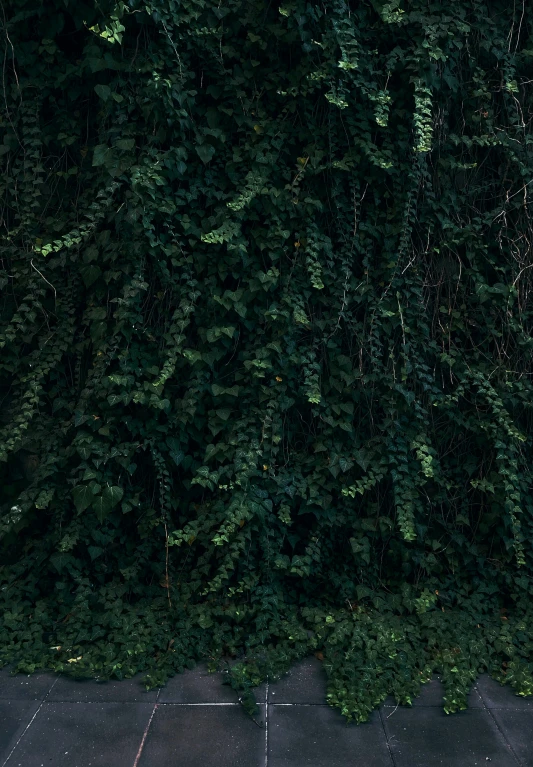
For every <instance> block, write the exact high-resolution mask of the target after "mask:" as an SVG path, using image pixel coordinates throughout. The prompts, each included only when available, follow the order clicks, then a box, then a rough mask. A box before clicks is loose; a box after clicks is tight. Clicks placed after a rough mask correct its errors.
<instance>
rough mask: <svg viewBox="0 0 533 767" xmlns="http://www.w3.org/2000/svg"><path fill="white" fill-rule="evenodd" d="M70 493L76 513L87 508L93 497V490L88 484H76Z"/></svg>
mask: <svg viewBox="0 0 533 767" xmlns="http://www.w3.org/2000/svg"><path fill="white" fill-rule="evenodd" d="M72 495H73V497H74V506H75V507H76V511H77V512H78V514H81V512H82V511H85V509H88V508H89V506H90V505H91V503H92V502H93V499H94V495H93V491H92V489H91V488H90V487H89V486H88V485H76V487H74V488H73V490H72Z"/></svg>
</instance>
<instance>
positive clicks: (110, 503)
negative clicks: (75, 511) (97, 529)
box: [92, 485, 124, 523]
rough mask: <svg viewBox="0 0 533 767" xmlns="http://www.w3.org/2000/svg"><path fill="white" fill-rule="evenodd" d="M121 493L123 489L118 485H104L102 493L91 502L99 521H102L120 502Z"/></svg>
mask: <svg viewBox="0 0 533 767" xmlns="http://www.w3.org/2000/svg"><path fill="white" fill-rule="evenodd" d="M123 495H124V490H123V489H122V488H121V487H118V485H113V486H112V487H104V489H103V491H102V494H101V495H99V496H97V498H96V499H95V500H94V502H93V504H92V506H93V509H94V510H95V512H96V516H97V518H98V521H99V522H100V523H102V522H103V521H104V519H105V518H106V517H107V515H108V514H109V512H110V511H111V510H112V509H114V507H115V506H116V505H117V504H118V503H120V501H121V500H122V497H123Z"/></svg>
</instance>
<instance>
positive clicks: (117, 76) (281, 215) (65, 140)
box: [0, 0, 533, 721]
mask: <svg viewBox="0 0 533 767" xmlns="http://www.w3.org/2000/svg"><path fill="white" fill-rule="evenodd" d="M3 9H4V10H3V11H2V15H1V18H0V27H1V29H0V40H1V46H2V49H3V52H2V79H1V88H0V89H1V98H0V120H1V122H0V126H1V134H0V141H1V143H0V163H1V173H0V191H1V194H0V199H1V210H0V225H1V232H0V234H1V242H0V248H1V250H0V288H1V297H0V347H1V356H0V407H1V420H0V485H1V490H0V603H1V609H2V617H3V620H2V622H1V624H0V662H9V661H15V662H16V663H17V664H18V667H19V668H20V669H25V670H28V671H31V670H33V669H35V668H38V667H43V666H47V667H50V668H55V669H59V670H65V671H69V672H71V673H75V674H77V675H80V676H83V675H89V676H91V675H92V676H94V675H99V676H101V677H108V676H110V675H115V676H118V677H121V676H124V675H129V674H133V673H134V672H136V671H138V670H143V671H146V672H147V674H148V676H147V681H148V683H149V684H152V685H155V684H158V683H161V682H163V681H164V680H165V679H166V678H168V675H169V674H172V673H174V672H175V671H176V670H180V669H182V668H183V667H185V666H186V665H188V664H190V663H191V662H192V661H193V660H195V659H197V658H199V657H210V658H211V659H212V660H213V662H217V661H218V659H220V658H221V657H233V658H234V659H237V661H238V662H237V663H236V664H235V665H233V666H232V668H231V672H230V673H229V675H228V676H229V681H230V682H231V684H233V686H234V687H236V688H237V689H239V690H240V691H241V693H243V694H244V700H245V702H246V705H247V706H249V707H250V709H251V707H252V705H253V695H252V692H251V688H252V687H253V685H254V684H256V683H257V682H258V681H260V680H261V679H262V678H264V677H265V676H266V675H270V676H271V678H272V677H274V676H276V675H277V674H280V673H282V672H283V671H284V670H286V669H287V668H288V667H289V666H290V664H291V663H292V662H293V661H294V660H295V659H297V658H299V657H301V656H303V655H305V654H306V653H310V652H317V653H319V654H320V657H323V658H324V664H325V668H326V670H327V672H328V676H329V690H328V699H329V701H330V703H332V704H333V705H335V706H338V707H339V708H340V709H341V711H342V712H343V713H344V714H345V715H346V716H347V717H348V718H355V719H356V720H358V721H363V720H364V719H365V718H366V717H367V716H368V714H369V712H370V711H371V710H372V709H373V707H374V706H376V705H377V704H378V703H379V702H380V701H381V700H383V699H384V697H385V696H386V695H387V694H388V693H393V694H394V695H395V696H396V698H397V699H398V700H399V701H400V702H409V701H410V700H412V698H413V696H414V695H415V694H416V693H417V691H418V689H419V687H420V684H421V683H422V682H424V681H425V680H427V679H428V678H429V676H430V675H431V673H432V672H433V671H434V670H439V671H440V672H441V673H442V674H443V676H444V682H445V687H446V698H445V706H446V710H448V711H455V710H458V709H460V708H462V707H464V706H465V702H466V696H467V692H468V689H469V686H470V684H471V683H472V681H473V680H474V679H475V677H476V675H477V674H478V673H479V672H480V671H484V670H488V671H490V673H492V674H493V675H495V676H496V677H497V678H500V679H501V680H502V681H507V682H509V683H510V684H512V685H513V686H514V687H515V689H516V690H517V691H518V692H520V693H522V694H524V693H528V692H532V691H533V677H532V674H531V671H532V668H533V666H532V660H533V656H532V647H533V644H532V632H533V611H532V609H531V607H530V602H531V595H532V593H533V589H532V581H531V574H532V568H533V556H532V545H531V541H532V540H533V498H532V489H533V488H532V484H533V482H532V470H531V465H532V461H533V449H532V447H533V435H532V428H531V427H532V411H531V404H532V401H533V397H532V395H533V386H532V380H531V375H532V373H533V365H532V359H533V357H532V348H533V336H532V327H533V325H532V319H533V304H532V297H531V296H532V294H531V290H532V287H533V282H532V280H533V269H532V268H531V267H532V266H533V259H532V253H531V243H532V238H533V229H532V225H531V219H530V215H531V206H530V195H531V190H532V189H533V187H532V186H531V183H532V181H533V162H532V156H531V149H530V146H531V144H532V142H533V137H532V132H531V120H532V115H533V100H532V97H531V86H532V82H533V37H532V32H533V25H532V17H531V14H530V13H528V12H526V10H527V9H526V5H525V4H521V3H514V4H513V3H510V2H509V0H456V1H454V2H449V0H429V2H428V0H392V2H388V3H384V2H382V1H381V0H358V1H356V0H350V2H348V0H323V2H320V1H319V0H307V1H306V0H288V1H287V2H282V3H279V2H277V1H276V2H270V1H269V0H246V1H245V2H244V1H242V0H225V1H224V2H223V3H221V2H219V1H218V0H152V1H151V2H146V0H128V1H127V2H123V1H122V0H118V2H117V1H116V0H101V2H96V0H7V2H4V5H3Z"/></svg>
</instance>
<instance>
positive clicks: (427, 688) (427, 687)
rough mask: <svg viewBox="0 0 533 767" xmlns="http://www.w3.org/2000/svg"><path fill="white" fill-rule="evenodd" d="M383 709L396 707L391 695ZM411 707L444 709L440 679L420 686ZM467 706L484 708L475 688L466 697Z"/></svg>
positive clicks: (442, 688) (436, 678)
mask: <svg viewBox="0 0 533 767" xmlns="http://www.w3.org/2000/svg"><path fill="white" fill-rule="evenodd" d="M383 705H384V706H385V707H390V706H393V707H394V706H396V702H395V700H394V698H393V696H392V695H389V697H388V698H387V699H386V701H385V703H384V704H383ZM412 705H413V706H415V707H416V706H437V707H438V706H440V707H441V708H442V707H444V685H443V684H442V682H441V680H440V677H439V676H437V675H435V677H434V678H433V679H432V680H431V681H429V682H427V683H426V684H424V685H422V688H421V690H420V695H418V696H417V697H416V698H413V702H412ZM468 706H469V708H484V707H485V706H484V703H483V700H482V698H481V695H480V694H479V691H478V689H477V687H476V686H475V685H474V686H473V687H472V689H471V691H470V695H469V696H468Z"/></svg>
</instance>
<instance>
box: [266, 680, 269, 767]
mask: <svg viewBox="0 0 533 767" xmlns="http://www.w3.org/2000/svg"><path fill="white" fill-rule="evenodd" d="M268 705H269V704H268V681H267V683H266V686H265V767H268Z"/></svg>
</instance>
